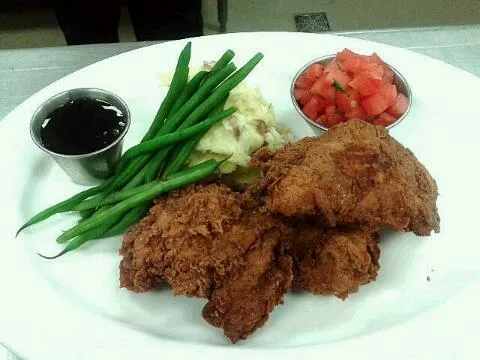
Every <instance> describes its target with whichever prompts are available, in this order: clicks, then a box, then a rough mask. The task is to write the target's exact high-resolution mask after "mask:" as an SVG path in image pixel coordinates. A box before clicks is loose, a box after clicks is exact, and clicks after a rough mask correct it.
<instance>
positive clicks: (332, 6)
mask: <svg viewBox="0 0 480 360" xmlns="http://www.w3.org/2000/svg"><path fill="white" fill-rule="evenodd" d="M228 3H229V5H228V8H229V18H228V24H227V29H228V31H230V32H237V31H296V28H295V22H294V16H295V15H297V14H301V13H312V12H325V13H326V14H327V17H328V21H329V23H330V26H331V29H332V30H333V31H343V30H356V29H379V28H401V27H419V26H442V25H462V24H480V0H455V1H452V0H420V1H419V0H343V1H342V0H295V1H293V0H276V1H271V0H229V1H228ZM203 15H204V22H205V33H206V34H212V33H216V32H217V31H218V21H217V1H216V0H203ZM119 30H120V31H119V32H120V40H121V41H134V40H135V38H134V35H133V32H132V29H131V25H130V22H129V18H128V14H127V12H126V11H124V12H123V14H122V20H121V25H120V29H119ZM64 44H65V42H64V39H63V36H62V33H61V31H60V30H59V29H58V27H57V25H56V22H55V18H54V16H53V14H52V13H51V12H48V11H44V12H37V13H29V14H0V48H21V47H37V46H56V45H64Z"/></svg>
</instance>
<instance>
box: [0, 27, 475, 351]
mask: <svg viewBox="0 0 480 360" xmlns="http://www.w3.org/2000/svg"><path fill="white" fill-rule="evenodd" d="M184 44H185V41H177V42H169V43H164V44H159V45H156V46H152V47H147V48H142V49H139V50H135V51H132V52H129V53H126V54H122V55H120V56H116V57H113V58H110V59H107V60H104V61H101V62H99V63H97V64H94V65H92V66H89V67H87V68H85V69H82V70H80V71H78V72H76V73H74V74H71V75H69V76H67V77H65V78H64V79H62V80H60V81H58V82H56V83H54V84H52V85H51V86H49V87H47V88H45V89H43V90H42V91H40V92H39V93H37V94H35V95H34V96H32V97H31V98H30V99H28V100H27V101H25V102H24V103H23V104H21V105H20V106H19V107H17V108H16V109H15V110H14V111H12V112H11V113H10V114H9V115H8V116H7V118H5V119H4V120H3V121H2V122H1V123H0V150H1V152H0V154H1V155H0V157H1V163H0V174H1V176H2V185H1V187H0V196H1V197H0V198H1V214H0V222H1V223H0V229H1V235H2V239H1V242H0V260H1V262H0V268H1V271H0V279H1V283H0V286H1V300H0V301H1V303H0V304H1V306H0V341H3V342H4V343H5V344H6V345H7V346H10V347H11V348H13V349H14V350H16V351H18V353H19V354H20V355H23V356H25V357H26V358H29V359H30V358H31V359H35V360H36V359H43V358H49V359H57V358H58V359H70V358H88V359H92V358H97V357H98V358H116V359H124V358H125V359H128V358H132V357H135V358H137V357H138V358H145V359H146V358H150V357H152V356H153V355H156V356H157V358H158V357H163V358H167V357H170V356H176V357H178V356H182V355H186V356H189V357H208V358H217V357H218V358H220V357H222V358H224V357H225V356H228V357H230V358H237V357H238V358H244V357H246V356H251V357H255V356H261V357H262V358H279V357H280V358H281V357H291V356H304V357H310V356H315V357H318V358H321V357H324V356H335V358H347V357H349V358H351V357H355V358H356V359H364V358H365V359H367V358H368V359H371V358H372V357H373V358H374V357H376V356H380V355H381V357H382V358H385V357H386V356H388V358H389V359H397V358H398V359H402V358H406V357H407V356H409V357H411V358H412V357H413V356H414V355H418V356H419V357H422V356H423V358H425V356H426V355H432V356H433V355H434V354H435V356H436V357H435V358H436V359H443V358H448V356H450V355H452V354H455V355H456V356H458V355H459V354H462V351H466V350H465V349H467V350H468V346H469V345H471V346H474V345H475V340H474V339H473V334H474V333H475V331H478V330H480V326H479V321H478V320H479V317H478V315H472V312H476V308H477V306H475V307H473V304H474V300H475V299H476V300H475V301H478V300H479V299H480V296H479V293H478V289H477V291H476V292H474V293H473V294H469V292H468V291H471V290H469V288H471V287H472V286H473V287H475V286H477V287H478V284H479V275H480V265H479V259H480V246H479V242H478V235H477V234H478V231H477V229H476V224H477V223H478V217H477V213H476V209H477V204H479V203H480V195H479V192H478V187H477V180H478V177H477V168H478V159H479V158H480V143H479V142H478V130H479V128H480V126H479V117H478V104H477V102H478V99H477V98H478V89H479V88H480V80H479V79H478V78H475V77H474V76H473V75H471V74H468V73H466V72H463V71H461V70H458V69H456V68H454V67H452V66H449V65H446V64H443V63H441V62H439V61H436V60H432V59H430V58H428V57H425V56H422V55H418V54H415V53H412V52H408V51H405V50H402V49H398V48H394V47H390V46H386V45H381V44H377V43H372V42H366V41H361V40H355V39H350V38H342V37H336V36H331V35H313V34H298V33H250V34H249V33H245V34H229V35H222V36H210V37H203V38H198V39H193V52H192V60H191V64H192V65H193V66H196V65H200V64H201V63H202V61H204V60H215V59H217V58H218V57H219V56H220V55H221V54H222V53H223V52H224V51H225V50H226V49H228V48H231V49H233V50H234V51H235V52H236V54H237V55H236V57H235V59H234V60H235V62H236V63H237V64H238V65H240V64H243V63H244V62H245V61H246V60H247V59H248V58H249V57H251V56H252V55H253V54H254V53H255V52H256V51H262V52H263V53H264V54H265V58H264V60H263V61H262V62H261V64H260V65H259V66H258V68H257V69H256V70H255V71H254V72H253V73H252V74H251V75H250V76H249V77H248V83H249V84H251V85H258V86H259V87H260V88H261V91H262V92H263V94H264V96H265V97H266V98H267V99H268V100H269V101H271V102H272V103H273V105H274V108H275V112H276V114H277V118H278V121H279V122H281V123H284V124H285V125H287V126H289V127H290V128H291V129H292V130H293V132H294V134H295V135H296V136H297V137H303V136H307V135H313V134H314V130H312V128H310V127H309V126H308V125H307V124H306V122H305V121H304V120H302V118H301V117H300V116H299V115H298V114H297V113H295V110H294V108H293V106H292V104H291V100H290V94H289V87H290V82H291V80H292V77H293V76H294V75H295V73H296V72H297V70H298V69H299V68H300V67H301V66H302V65H303V64H305V63H306V62H308V61H310V60H311V59H313V58H316V57H319V56H322V55H324V54H331V53H334V52H336V51H338V50H341V49H342V48H344V47H348V48H350V49H352V50H354V51H357V52H360V53H371V52H373V51H375V52H377V53H378V54H379V55H380V56H381V57H382V58H384V60H385V61H387V62H388V63H390V64H392V65H393V66H394V67H395V68H397V69H398V70H399V71H400V72H401V73H402V74H403V75H404V76H405V77H406V78H407V80H408V81H409V83H410V86H411V88H412V92H413V107H412V109H411V111H410V114H409V115H408V117H407V118H406V119H405V120H404V121H403V122H402V123H401V124H400V125H398V126H397V127H395V128H393V129H392V131H391V133H392V134H393V135H394V136H395V137H396V138H397V139H398V140H400V141H401V142H402V143H403V144H404V145H405V146H407V147H409V148H411V149H412V150H413V151H414V153H415V154H416V155H417V157H418V158H419V159H420V161H421V162H423V163H424V164H425V165H426V167H427V168H428V169H429V171H430V172H431V174H432V175H433V176H434V177H435V179H436V180H437V182H438V187H439V191H440V196H439V199H438V207H439V212H440V216H441V228H442V229H441V233H440V234H438V235H434V236H431V237H424V238H418V237H415V236H414V235H412V234H404V233H387V234H385V236H384V237H383V241H382V245H381V247H382V255H381V267H382V268H381V271H380V274H379V277H378V280H377V281H376V282H374V283H372V284H370V285H367V286H364V287H362V288H361V289H360V291H359V293H357V294H355V295H352V296H351V297H349V298H348V300H347V301H345V302H342V301H340V300H338V299H336V298H334V297H316V296H312V295H309V294H306V293H305V294H294V295H288V296H287V297H286V301H285V305H283V306H279V307H277V308H276V309H275V311H274V312H273V313H272V315H271V317H270V320H269V321H268V323H267V324H266V326H265V327H263V328H261V329H259V330H257V332H256V333H254V334H253V335H252V336H251V337H250V338H249V339H248V340H247V341H243V342H240V343H238V344H237V345H231V344H229V342H228V341H227V339H226V338H224V336H223V334H222V332H221V330H219V329H217V328H213V327H211V326H209V325H208V324H207V323H205V321H204V320H203V319H202V317H201V308H202V306H203V305H204V301H202V300H198V299H187V298H184V297H174V296H173V295H171V294H170V293H169V292H168V291H166V290H165V291H157V292H151V293H147V294H134V293H131V292H128V291H126V290H124V289H119V286H118V264H119V261H120V257H119V256H118V248H119V246H120V243H121V238H120V237H118V238H111V239H109V240H103V241H98V242H91V243H89V244H88V245H86V246H84V247H82V248H81V249H80V250H78V251H75V252H74V253H71V254H68V255H66V256H64V257H63V258H60V259H58V260H55V261H46V260H43V259H41V258H39V257H38V256H37V255H36V252H42V253H45V254H54V253H56V252H57V251H58V250H59V249H60V247H59V246H58V245H56V244H55V241H54V239H55V237H56V236H57V235H58V234H59V232H61V231H62V230H64V229H67V228H68V227H69V226H70V225H71V224H73V222H74V221H75V218H74V217H73V216H68V215H64V216H57V217H55V218H53V219H51V220H49V221H46V222H44V223H42V224H40V225H38V226H34V227H31V228H29V229H27V230H26V231H25V232H24V233H23V234H22V235H21V236H19V238H17V239H15V238H14V234H15V230H16V229H17V228H18V226H19V225H20V224H21V223H23V222H24V221H25V220H26V219H27V218H29V217H30V216H31V215H33V214H34V213H36V212H37V211H39V210H41V209H43V208H45V207H47V206H48V205H50V204H52V203H55V202H57V201H59V200H61V199H64V198H66V197H67V196H69V195H71V194H73V193H75V192H77V191H78V190H80V189H81V188H80V187H79V186H76V185H74V184H73V183H71V182H70V180H69V179H68V178H66V176H65V175H64V174H63V173H62V172H61V170H60V169H59V168H58V166H57V165H56V164H55V163H54V162H53V160H52V159H51V158H50V157H49V156H48V155H46V154H44V153H42V152H41V151H40V150H38V149H37V148H36V147H35V145H34V144H33V142H32V141H31V140H30V136H29V120H30V117H31V115H32V113H33V111H34V110H35V108H36V107H37V106H38V105H40V104H41V103H42V102H43V101H44V100H46V99H47V98H48V97H50V96H52V95H54V94H56V93H58V92H60V91H63V90H66V89H70V88H74V87H98V88H103V89H106V90H109V91H112V92H114V93H116V94H118V95H119V96H120V97H122V98H123V99H124V100H125V101H126V102H127V104H128V105H129V107H130V109H131V112H132V126H131V130H130V132H129V133H128V135H127V137H126V144H125V146H126V147H128V146H130V145H132V144H134V143H135V142H137V141H138V140H139V138H140V136H141V135H142V133H143V132H144V131H145V129H146V127H147V126H148V124H149V122H150V121H151V119H152V117H153V115H154V113H155V111H156V109H157V107H158V105H159V104H160V102H161V100H162V98H163V96H164V95H165V93H166V90H167V89H166V88H165V87H164V86H162V85H161V82H160V78H161V75H162V74H163V73H166V72H171V71H172V70H173V69H174V65H175V62H176V60H177V56H178V54H179V51H180V50H181V48H182V47H183V46H184ZM427 278H428V279H430V281H428V280H427ZM456 294H461V295H460V296H459V297H458V298H457V299H456V300H455V301H453V300H452V301H450V302H448V303H447V304H445V302H446V300H451V299H453V298H454V297H455V296H456ZM467 295H469V296H470V297H467ZM472 299H473V300H472ZM439 305H441V306H439ZM469 307H471V308H469ZM455 326H457V330H450V329H456V328H455ZM450 331H455V334H456V335H457V336H458V337H457V338H452V339H450V334H451V333H450ZM449 339H450V340H449ZM448 340H449V341H448ZM460 345H462V346H460ZM427 357H429V356H427Z"/></svg>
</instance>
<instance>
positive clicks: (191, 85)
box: [167, 71, 209, 118]
mask: <svg viewBox="0 0 480 360" xmlns="http://www.w3.org/2000/svg"><path fill="white" fill-rule="evenodd" d="M208 74H209V73H208V71H200V72H198V73H197V74H196V75H195V76H194V77H193V78H192V80H190V81H189V82H188V84H187V86H186V87H185V89H183V91H182V93H181V94H180V95H179V96H178V98H177V100H175V103H174V104H173V106H172V108H171V109H170V112H169V113H168V115H167V118H169V117H172V116H173V114H175V113H176V112H177V111H178V109H180V108H181V107H182V106H183V104H185V103H186V102H187V100H188V99H190V98H191V97H192V95H193V94H195V92H196V91H197V90H198V88H199V87H200V85H201V84H202V81H203V80H204V79H205V78H206V77H207V75H208Z"/></svg>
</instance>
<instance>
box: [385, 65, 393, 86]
mask: <svg viewBox="0 0 480 360" xmlns="http://www.w3.org/2000/svg"><path fill="white" fill-rule="evenodd" d="M383 70H384V72H383V82H384V83H385V84H392V83H393V71H392V70H390V69H389V68H388V67H387V66H384V67H383Z"/></svg>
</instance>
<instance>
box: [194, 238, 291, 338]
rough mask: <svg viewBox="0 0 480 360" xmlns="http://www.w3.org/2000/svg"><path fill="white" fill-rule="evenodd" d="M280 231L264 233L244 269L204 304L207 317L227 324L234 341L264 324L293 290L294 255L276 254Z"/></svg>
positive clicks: (226, 334) (215, 322)
mask: <svg viewBox="0 0 480 360" xmlns="http://www.w3.org/2000/svg"><path fill="white" fill-rule="evenodd" d="M280 231H281V230H280V229H279V230H277V231H274V232H272V233H271V234H270V235H269V238H266V237H264V239H263V242H261V243H259V244H257V246H256V248H255V249H252V250H251V251H250V252H249V253H248V255H247V257H246V261H245V264H244V267H243V269H241V270H240V271H239V272H238V273H237V274H233V276H231V277H230V278H228V279H226V280H225V281H223V285H222V286H220V287H219V288H217V289H215V290H214V291H213V294H212V296H211V298H210V301H209V302H208V303H207V304H206V305H205V307H204V308H203V317H204V318H205V320H207V321H208V322H209V323H210V324H211V325H213V326H216V327H220V328H223V330H224V334H225V336H227V337H228V338H229V339H230V340H231V341H232V342H233V343H235V342H236V341H237V340H239V339H246V338H247V336H248V335H250V334H251V333H252V332H254V331H255V330H256V329H257V328H259V327H261V326H263V325H264V323H265V322H266V321H267V319H268V316H269V314H270V312H272V310H273V308H274V307H275V306H276V305H278V304H282V303H283V295H284V294H286V293H287V292H289V291H290V288H291V286H292V281H293V270H292V259H291V258H290V257H289V256H285V255H277V256H272V255H273V251H274V249H273V247H274V246H275V245H276V243H277V241H278V239H279V237H280V236H281V234H280Z"/></svg>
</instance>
